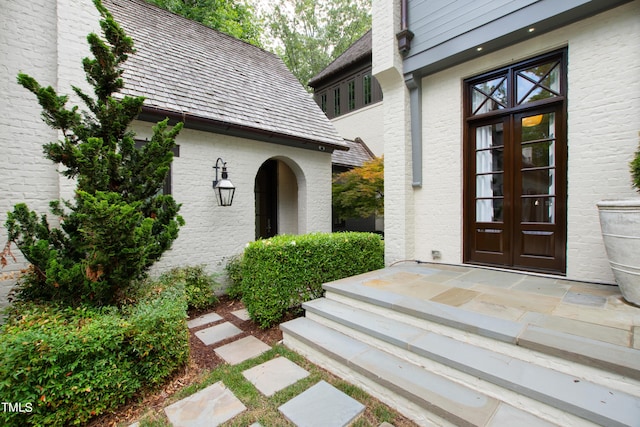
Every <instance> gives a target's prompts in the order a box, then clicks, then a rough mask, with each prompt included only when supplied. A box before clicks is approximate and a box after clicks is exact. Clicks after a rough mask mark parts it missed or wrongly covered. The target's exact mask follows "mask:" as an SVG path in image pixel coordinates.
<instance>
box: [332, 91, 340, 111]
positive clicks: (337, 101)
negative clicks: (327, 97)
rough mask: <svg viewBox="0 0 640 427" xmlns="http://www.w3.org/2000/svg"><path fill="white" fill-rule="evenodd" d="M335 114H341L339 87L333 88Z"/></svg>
mask: <svg viewBox="0 0 640 427" xmlns="http://www.w3.org/2000/svg"><path fill="white" fill-rule="evenodd" d="M333 115H334V116H339V115H340V88H339V87H337V88H335V89H334V90H333Z"/></svg>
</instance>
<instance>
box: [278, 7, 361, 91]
mask: <svg viewBox="0 0 640 427" xmlns="http://www.w3.org/2000/svg"><path fill="white" fill-rule="evenodd" d="M266 22H267V24H268V28H269V31H270V33H271V36H272V37H273V39H275V40H276V42H275V43H276V44H275V46H274V47H273V48H274V50H275V51H276V53H277V54H278V55H279V56H280V57H281V58H282V59H283V61H284V63H285V64H286V65H287V67H288V68H289V70H291V72H292V73H293V74H294V75H295V76H296V77H297V78H298V80H299V81H300V83H302V85H303V86H305V87H307V83H308V82H309V80H310V79H311V78H312V77H313V76H315V75H316V74H318V73H319V72H320V71H322V69H324V68H325V67H326V66H327V65H329V63H330V62H331V61H332V60H334V59H335V58H337V57H338V56H340V54H342V53H343V52H344V51H345V50H346V49H347V48H348V47H349V46H351V45H352V44H353V43H354V42H355V41H356V40H358V39H359V38H360V37H361V36H362V35H363V34H364V33H366V32H367V31H368V30H369V28H371V0H352V1H344V0H278V3H276V5H275V7H274V8H273V11H272V12H271V13H270V15H269V16H267V17H266Z"/></svg>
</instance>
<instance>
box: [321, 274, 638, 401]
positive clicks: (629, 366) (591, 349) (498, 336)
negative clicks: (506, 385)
mask: <svg viewBox="0 0 640 427" xmlns="http://www.w3.org/2000/svg"><path fill="white" fill-rule="evenodd" d="M324 287H325V290H326V295H325V297H326V298H327V299H332V300H336V301H339V302H346V303H347V304H348V305H353V306H355V307H359V308H362V309H366V310H368V311H372V312H375V313H379V314H383V313H384V315H385V316H390V317H391V318H395V319H399V320H402V321H404V322H406V323H409V324H412V325H416V326H419V325H420V324H424V322H429V323H430V328H431V329H432V330H434V331H438V332H439V333H441V334H443V335H447V336H452V337H454V338H456V337H458V336H461V335H465V334H467V335H468V334H472V335H473V336H474V338H473V339H475V340H476V341H477V342H478V344H479V345H481V346H482V345H483V344H482V342H483V341H484V340H485V339H489V340H491V341H492V343H493V344H492V345H494V344H495V343H497V344H498V345H499V346H500V347H504V345H502V344H508V348H509V354H510V352H512V351H516V352H518V351H519V350H520V349H525V351H524V352H520V353H521V354H523V355H525V356H524V357H525V358H526V354H527V350H535V351H536V352H541V353H544V354H546V355H548V356H552V357H551V358H550V359H551V360H553V358H556V360H559V361H563V360H566V361H569V362H572V363H573V362H575V363H578V364H580V365H582V366H587V367H593V368H596V369H600V370H604V371H607V372H610V373H611V374H613V375H612V381H614V382H616V381H618V380H619V379H621V382H620V385H621V386H622V387H623V388H624V384H625V382H627V381H631V383H632V384H633V385H632V388H635V389H638V388H640V350H638V349H632V348H628V347H622V346H619V345H613V344H610V343H606V342H602V341H596V340H592V339H588V338H582V337H579V336H575V335H571V334H568V333H563V332H558V331H553V330H549V329H546V328H541V327H538V326H536V325H535V324H528V323H526V322H525V323H518V322H512V321H507V320H503V319H496V318H492V317H490V316H486V315H481V314H478V313H470V312H467V311H465V310H461V309H458V308H456V307H450V306H444V305H442V304H438V303H434V302H430V301H429V302H428V301H420V300H415V299H408V298H407V297H402V296H399V295H395V294H391V293H389V292H385V291H380V290H377V289H371V288H368V287H365V286H359V285H355V286H354V285H352V286H350V287H344V286H335V285H332V284H325V286H324ZM512 344H515V345H516V347H514V346H512Z"/></svg>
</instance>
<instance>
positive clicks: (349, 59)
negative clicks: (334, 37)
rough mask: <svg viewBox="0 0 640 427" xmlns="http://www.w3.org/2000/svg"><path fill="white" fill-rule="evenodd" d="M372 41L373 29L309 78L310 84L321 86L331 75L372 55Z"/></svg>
mask: <svg viewBox="0 0 640 427" xmlns="http://www.w3.org/2000/svg"><path fill="white" fill-rule="evenodd" d="M371 43H372V41H371V30H369V31H367V32H366V33H364V35H363V36H362V37H360V38H359V39H358V40H356V42H355V43H353V44H352V45H351V46H349V48H347V50H345V51H344V52H343V53H342V55H340V56H338V57H337V58H336V59H334V60H333V62H331V63H330V64H329V65H327V67H326V68H325V69H324V70H322V71H320V72H319V73H318V74H316V75H315V76H314V77H312V78H311V80H309V86H311V87H313V88H315V87H318V86H319V83H320V82H321V81H322V80H325V79H327V78H328V77H331V76H332V75H334V74H337V73H338V72H340V71H342V70H344V69H345V68H348V67H349V66H350V65H353V64H355V63H357V62H359V61H361V60H362V59H365V58H367V57H369V58H370V57H371V52H372V51H373V49H372V44H371Z"/></svg>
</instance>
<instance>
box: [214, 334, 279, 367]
mask: <svg viewBox="0 0 640 427" xmlns="http://www.w3.org/2000/svg"><path fill="white" fill-rule="evenodd" d="M270 349H271V347H269V346H268V345H267V344H265V343H263V342H262V341H260V340H259V339H258V338H256V337H254V336H253V335H249V336H248V337H244V338H242V339H239V340H237V341H234V342H232V343H229V344H227V345H223V346H222V347H218V348H216V349H215V353H216V354H217V355H218V356H220V357H221V358H223V359H224V361H225V362H227V363H228V364H230V365H237V364H238V363H242V362H244V361H245V360H249V359H253V358H254V357H258V356H260V355H261V354H262V353H264V352H266V351H268V350H270Z"/></svg>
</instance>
